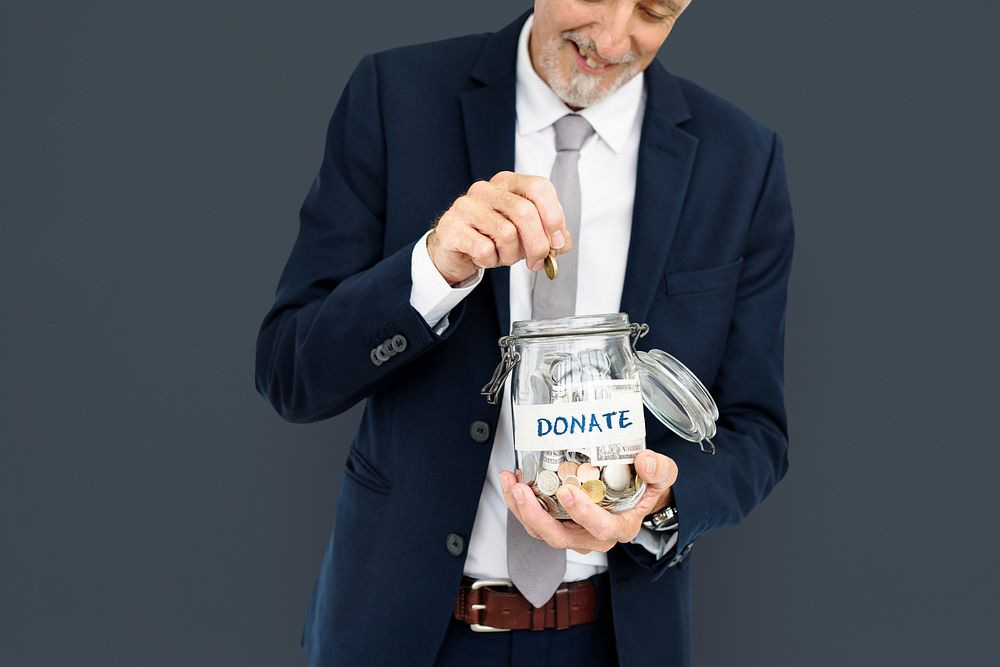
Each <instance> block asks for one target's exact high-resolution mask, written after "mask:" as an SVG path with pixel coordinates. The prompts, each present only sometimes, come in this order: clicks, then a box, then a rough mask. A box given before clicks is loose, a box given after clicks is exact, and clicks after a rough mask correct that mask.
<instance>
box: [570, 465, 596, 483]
mask: <svg viewBox="0 0 1000 667" xmlns="http://www.w3.org/2000/svg"><path fill="white" fill-rule="evenodd" d="M576 476H577V477H579V478H580V481H581V482H589V481H590V480H594V479H600V477H601V471H600V470H598V469H597V468H595V467H594V466H593V465H592V464H590V463H581V464H580V467H579V468H577V469H576Z"/></svg>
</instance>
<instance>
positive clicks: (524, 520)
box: [500, 471, 614, 553]
mask: <svg viewBox="0 0 1000 667" xmlns="http://www.w3.org/2000/svg"><path fill="white" fill-rule="evenodd" d="M500 486H501V488H502V489H503V495H504V500H505V501H506V503H507V507H508V508H510V511H511V513H512V514H513V515H514V516H515V517H516V518H517V520H518V521H520V522H521V524H522V525H523V526H524V529H525V531H527V533H528V534H529V535H531V536H532V537H534V538H535V539H538V540H542V541H543V542H545V543H546V544H548V545H549V546H550V547H552V548H554V549H575V550H581V553H583V552H586V551H607V550H608V549H610V548H611V547H612V546H614V542H610V543H607V544H602V543H601V542H600V541H599V540H597V539H596V538H594V536H593V535H590V534H589V533H588V532H587V531H586V530H584V529H582V528H581V527H580V526H577V525H575V524H572V523H568V522H562V521H558V520H556V519H554V518H553V517H552V516H550V515H549V513H548V512H547V511H545V510H544V509H543V508H542V506H541V505H540V504H539V503H538V500H537V499H536V498H535V495H534V492H532V490H531V489H530V488H529V487H528V486H527V485H525V484H519V483H515V481H514V475H513V474H512V473H510V472H507V471H505V472H502V473H501V474H500Z"/></svg>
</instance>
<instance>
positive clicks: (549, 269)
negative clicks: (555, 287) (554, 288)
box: [545, 255, 559, 280]
mask: <svg viewBox="0 0 1000 667" xmlns="http://www.w3.org/2000/svg"><path fill="white" fill-rule="evenodd" d="M558 275H559V264H558V263H557V262H556V256H555V255H549V256H547V257H546V258H545V276H546V277H547V278H548V279H549V280H555V279H556V276H558Z"/></svg>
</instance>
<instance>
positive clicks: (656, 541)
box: [632, 526, 678, 560]
mask: <svg viewBox="0 0 1000 667" xmlns="http://www.w3.org/2000/svg"><path fill="white" fill-rule="evenodd" d="M677 536H678V535H677V531H676V530H664V531H656V530H650V529H649V528H646V527H645V526H644V527H642V528H640V529H639V534H638V535H636V536H635V539H634V540H632V544H638V545H639V546H641V547H642V548H643V549H645V550H646V551H648V552H649V553H651V554H652V555H653V558H655V559H656V560H660V559H661V558H663V557H664V556H666V555H667V554H668V553H670V551H671V549H673V548H674V546H676V545H677Z"/></svg>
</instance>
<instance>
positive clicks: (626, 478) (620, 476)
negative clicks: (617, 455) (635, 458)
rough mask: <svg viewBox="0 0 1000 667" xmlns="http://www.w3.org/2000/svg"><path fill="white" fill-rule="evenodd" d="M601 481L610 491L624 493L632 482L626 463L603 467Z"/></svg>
mask: <svg viewBox="0 0 1000 667" xmlns="http://www.w3.org/2000/svg"><path fill="white" fill-rule="evenodd" d="M601 479H603V480H604V483H605V484H606V485H607V487H608V489H610V490H612V491H624V490H625V489H626V488H627V487H628V484H629V482H631V481H632V473H631V471H629V466H628V464H627V463H612V464H610V465H606V466H604V471H603V472H602V473H601Z"/></svg>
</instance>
